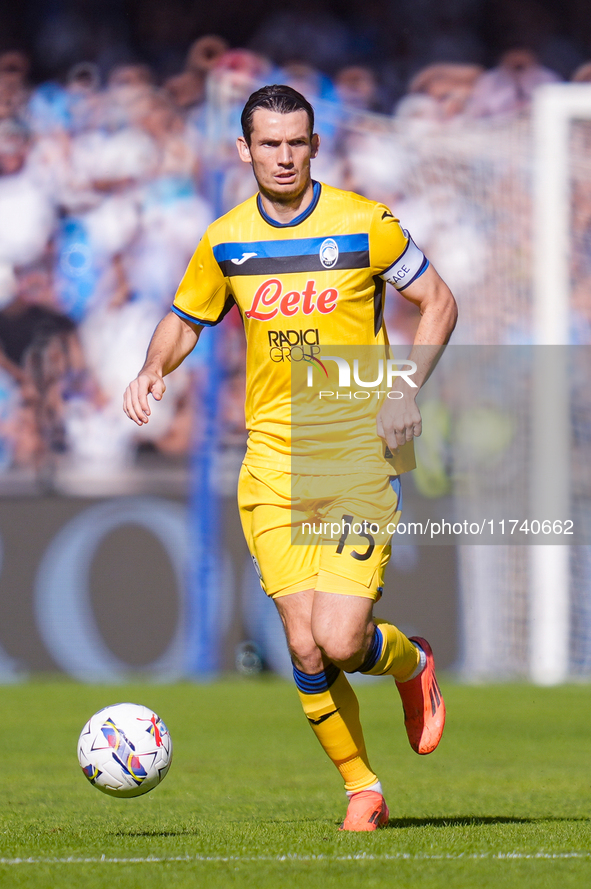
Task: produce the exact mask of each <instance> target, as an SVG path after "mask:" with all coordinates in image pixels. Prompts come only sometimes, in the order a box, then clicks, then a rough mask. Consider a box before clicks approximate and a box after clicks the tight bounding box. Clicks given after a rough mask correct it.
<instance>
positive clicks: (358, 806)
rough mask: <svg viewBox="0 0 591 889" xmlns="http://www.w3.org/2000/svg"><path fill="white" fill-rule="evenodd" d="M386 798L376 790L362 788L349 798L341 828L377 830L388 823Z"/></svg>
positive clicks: (388, 815) (388, 814)
mask: <svg viewBox="0 0 591 889" xmlns="http://www.w3.org/2000/svg"><path fill="white" fill-rule="evenodd" d="M389 817H390V813H389V812H388V806H387V805H386V800H385V799H384V797H383V796H382V794H381V793H378V792H377V791H375V790H360V791H359V793H354V794H353V796H352V797H351V798H350V800H349V806H348V808H347V814H346V816H345V820H344V821H343V823H342V824H341V826H340V827H339V830H377V829H378V827H384V825H386V824H387V823H388V818H389Z"/></svg>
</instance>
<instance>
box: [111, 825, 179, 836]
mask: <svg viewBox="0 0 591 889" xmlns="http://www.w3.org/2000/svg"><path fill="white" fill-rule="evenodd" d="M194 835H195V830H194V829H193V828H190V827H179V829H178V830H159V829H158V828H157V827H154V828H152V829H151V830H150V829H146V830H133V829H132V828H130V829H129V830H111V831H109V836H112V837H182V836H194Z"/></svg>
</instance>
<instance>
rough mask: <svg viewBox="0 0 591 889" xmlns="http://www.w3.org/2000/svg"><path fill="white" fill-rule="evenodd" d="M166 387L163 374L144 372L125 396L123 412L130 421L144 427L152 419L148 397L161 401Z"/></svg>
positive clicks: (138, 376)
mask: <svg viewBox="0 0 591 889" xmlns="http://www.w3.org/2000/svg"><path fill="white" fill-rule="evenodd" d="M165 392H166V386H165V384H164V380H163V379H162V376H161V374H159V373H156V372H155V371H142V372H141V373H139V374H138V375H137V377H136V378H135V380H132V381H131V383H130V384H129V386H128V387H127V389H126V390H125V394H124V395H123V410H124V411H125V413H126V414H127V416H128V417H129V419H130V420H133V422H134V423H137V425H138V426H143V425H144V424H145V423H147V422H148V420H149V419H150V414H151V410H150V405H149V403H148V395H151V396H152V397H153V398H155V399H156V401H160V399H161V398H162V396H163V395H164V393H165Z"/></svg>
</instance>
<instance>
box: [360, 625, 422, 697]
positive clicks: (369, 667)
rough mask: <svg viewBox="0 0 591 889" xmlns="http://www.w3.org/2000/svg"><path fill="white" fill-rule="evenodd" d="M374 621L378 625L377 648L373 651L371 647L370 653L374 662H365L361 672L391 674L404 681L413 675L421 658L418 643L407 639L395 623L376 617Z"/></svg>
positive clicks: (373, 674) (374, 674) (376, 674)
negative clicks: (379, 644)
mask: <svg viewBox="0 0 591 889" xmlns="http://www.w3.org/2000/svg"><path fill="white" fill-rule="evenodd" d="M374 622H375V624H376V626H377V627H378V631H377V632H376V635H375V637H374V646H375V649H374V651H373V653H372V649H370V653H369V655H368V658H369V661H370V662H371V661H373V663H368V661H367V660H366V662H365V664H362V665H361V667H360V668H359V669H360V672H362V673H368V674H369V675H370V676H387V675H391V676H394V678H395V679H398V681H399V682H404V681H405V680H407V679H409V678H410V677H411V676H412V674H413V673H414V671H415V670H416V668H417V667H418V665H419V663H420V659H421V655H420V652H419V650H418V648H417V647H416V645H413V643H412V642H411V641H410V639H407V637H406V636H405V635H404V633H401V632H400V630H399V629H398V628H397V627H395V626H394V624H390V623H388V621H387V620H381V619H380V618H376V619H375V621H374ZM380 635H381V637H382V638H381V646H379V647H378V645H377V643H379V642H380V638H379V637H380Z"/></svg>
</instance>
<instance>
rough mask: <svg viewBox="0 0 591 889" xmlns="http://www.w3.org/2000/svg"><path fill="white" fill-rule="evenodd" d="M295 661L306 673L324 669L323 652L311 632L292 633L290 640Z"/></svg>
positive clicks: (289, 643) (290, 647) (289, 645)
mask: <svg viewBox="0 0 591 889" xmlns="http://www.w3.org/2000/svg"><path fill="white" fill-rule="evenodd" d="M288 648H289V653H290V655H291V659H292V661H293V663H294V664H295V665H296V667H298V669H300V670H303V671H304V672H305V673H318V672H319V671H320V670H322V666H323V664H322V654H321V652H320V650H319V648H318V646H317V645H316V643H315V642H314V639H313V637H312V636H311V635H310V634H307V633H302V634H297V633H296V634H292V635H291V636H290V638H289V641H288Z"/></svg>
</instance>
